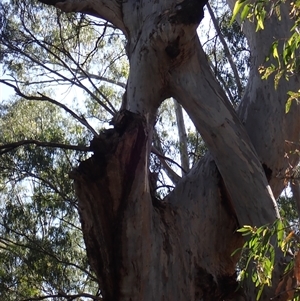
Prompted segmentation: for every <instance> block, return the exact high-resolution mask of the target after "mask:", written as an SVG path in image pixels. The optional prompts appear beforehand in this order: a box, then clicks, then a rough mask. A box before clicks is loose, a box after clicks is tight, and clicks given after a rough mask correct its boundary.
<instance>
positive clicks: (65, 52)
mask: <svg viewBox="0 0 300 301" xmlns="http://www.w3.org/2000/svg"><path fill="white" fill-rule="evenodd" d="M23 18H24V17H23ZM23 18H22V19H21V22H22V25H23V28H24V30H25V31H26V32H27V33H28V34H29V36H30V37H31V38H32V39H33V41H34V42H35V43H37V44H38V45H39V46H40V47H42V48H43V49H45V50H46V51H47V52H48V53H50V54H51V55H52V56H53V57H54V58H56V59H57V60H58V61H60V62H61V63H62V65H63V66H64V67H65V68H66V69H67V70H69V72H70V73H71V74H72V76H73V77H74V79H75V80H76V81H77V82H75V85H76V86H78V87H80V88H82V89H83V90H85V91H86V92H87V93H88V94H89V95H90V96H92V98H93V99H95V100H96V101H97V102H98V103H99V104H100V105H101V106H103V107H104V108H105V109H106V110H107V111H108V112H109V113H110V114H111V115H112V116H114V115H115V113H116V110H115V108H114V107H113V105H112V104H111V103H110V101H109V99H108V98H107V97H106V96H105V95H104V94H103V93H102V92H101V91H99V89H98V88H97V87H96V86H95V84H94V83H93V81H91V79H89V78H88V77H87V78H88V80H89V82H90V83H91V84H92V86H93V87H94V89H96V91H97V92H98V93H99V94H100V95H101V96H102V97H103V98H104V99H105V101H106V102H107V103H108V104H109V105H110V107H111V109H110V108H109V107H108V106H107V105H106V104H105V103H103V102H102V101H101V100H100V99H99V98H98V97H97V96H96V95H95V94H94V93H92V92H91V91H90V90H89V89H88V88H86V87H85V86H84V85H83V84H82V83H81V82H80V81H79V80H78V78H77V76H76V74H75V73H74V72H73V70H72V69H71V67H70V66H69V64H67V63H66V62H65V61H64V60H63V59H61V58H60V57H59V56H58V55H57V54H55V53H54V52H53V51H52V50H51V49H50V48H48V47H46V46H45V45H47V46H51V47H53V48H55V49H57V50H58V51H60V52H62V53H64V54H65V55H66V56H67V57H68V58H69V59H71V60H72V62H73V63H74V64H75V65H77V66H78V68H79V69H80V70H81V71H82V72H83V74H85V71H84V70H83V69H82V68H81V67H80V66H79V65H78V63H77V62H76V60H75V59H74V58H73V57H72V55H71V54H70V53H69V52H68V51H66V50H64V51H62V50H61V49H59V48H58V47H57V46H55V45H52V44H49V43H47V42H46V41H43V42H41V41H39V40H38V39H37V38H36V37H35V36H34V35H33V34H32V32H31V31H30V30H29V29H27V27H26V25H25V23H24V20H23ZM23 54H25V53H23ZM26 55H27V54H26ZM27 57H29V58H31V57H30V56H29V55H27ZM39 65H41V66H42V67H44V68H46V66H44V65H43V64H40V63H39ZM46 69H47V68H46ZM52 72H53V73H55V72H54V70H53V71H52ZM60 76H61V77H63V76H62V75H61V74H60ZM64 78H65V79H66V77H64ZM67 80H68V79H67Z"/></svg>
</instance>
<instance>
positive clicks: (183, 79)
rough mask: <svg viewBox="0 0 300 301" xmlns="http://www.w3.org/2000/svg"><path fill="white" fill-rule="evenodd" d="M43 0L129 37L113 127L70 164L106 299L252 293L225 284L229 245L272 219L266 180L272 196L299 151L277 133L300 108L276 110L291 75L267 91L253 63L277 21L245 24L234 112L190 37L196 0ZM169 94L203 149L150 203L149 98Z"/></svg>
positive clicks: (156, 101)
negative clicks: (247, 70) (242, 78)
mask: <svg viewBox="0 0 300 301" xmlns="http://www.w3.org/2000/svg"><path fill="white" fill-rule="evenodd" d="M43 2H45V3H48V4H56V6H57V7H59V8H61V9H63V10H65V11H83V12H88V13H92V14H93V15H97V16H100V17H103V18H106V19H107V20H109V21H110V22H112V23H113V24H115V25H116V26H118V27H119V28H120V29H121V30H123V32H124V34H125V35H126V37H127V38H128V44H127V53H128V57H129V62H130V75H129V79H128V83H127V89H126V94H125V96H124V99H123V104H122V111H121V112H120V113H119V114H118V115H117V116H116V118H115V120H114V123H115V128H114V129H113V130H108V131H106V132H104V133H102V134H101V135H100V137H98V138H95V139H94V140H93V141H92V144H91V147H92V148H93V150H94V155H93V157H92V158H90V159H88V160H87V161H85V162H82V163H81V165H80V166H79V167H78V168H77V169H76V170H75V171H74V172H73V173H72V177H73V179H74V180H75V189H76V193H77V196H78V199H79V208H80V209H79V213H80V217H81V222H82V230H83V235H84V240H85V243H86V248H87V254H88V258H89V261H90V264H91V266H92V268H93V270H94V271H95V273H96V275H97V277H98V279H99V283H100V284H101V287H102V288H103V296H104V300H109V301H110V300H111V301H112V300H114V301H117V300H120V301H121V300H122V301H125V300H126V301H127V300H128V301H129V300H131V301H135V300H136V301H140V300H144V301H150V300H160V301H163V300H164V301H173V300H195V301H196V300H205V301H208V300H214V301H216V300H254V299H255V289H253V287H251V286H249V287H248V288H249V289H248V288H247V289H246V290H245V291H244V292H242V291H238V292H236V290H235V289H236V285H237V284H236V280H235V265H236V262H237V259H238V256H237V255H236V256H235V257H232V256H231V253H232V252H233V251H234V250H235V249H236V248H238V247H240V246H241V244H242V239H241V237H240V235H239V234H237V233H236V232H235V230H236V229H237V228H238V227H240V226H242V225H245V224H250V225H255V226H261V225H264V224H266V223H272V222H273V221H274V220H275V219H276V218H278V216H279V215H278V211H277V208H276V202H275V199H274V196H273V193H272V190H271V188H272V189H273V191H274V193H275V196H276V197H277V196H278V194H279V192H280V190H281V189H282V187H283V181H284V180H283V177H284V176H285V175H286V172H287V170H288V169H289V167H290V165H295V164H296V163H297V160H298V159H299V158H296V156H294V155H293V153H290V152H289V151H293V149H292V146H293V145H296V144H293V143H289V144H287V143H285V140H289V141H290V142H297V141H299V132H300V131H299V129H300V124H299V118H298V117H299V106H297V105H296V103H295V104H294V105H293V106H292V108H291V111H290V113H289V114H288V115H285V113H284V105H285V100H286V92H287V91H288V90H293V89H294V88H295V86H296V85H297V80H298V78H296V77H295V78H294V79H292V80H291V81H290V82H288V83H284V84H283V85H280V89H279V90H278V91H275V90H274V88H273V83H272V82H271V80H270V81H262V80H261V79H260V77H259V74H258V72H257V67H258V66H259V64H261V63H262V61H263V59H264V57H265V55H266V54H267V53H268V50H269V46H270V45H271V42H272V37H273V36H274V30H273V29H274V26H277V28H278V27H279V26H278V24H275V23H276V21H274V20H273V19H272V18H271V19H269V20H267V21H266V22H267V23H270V25H267V26H266V27H267V30H266V32H265V33H263V32H261V33H258V34H255V33H254V32H253V28H252V26H247V25H246V26H245V30H246V34H247V37H248V39H249V45H250V47H251V53H252V69H251V76H250V80H249V84H248V87H247V90H246V93H245V96H244V97H243V99H242V102H241V105H240V107H239V111H238V113H236V112H235V111H234V110H233V108H232V106H231V105H230V104H229V101H228V100H227V98H226V95H225V93H224V92H223V90H222V89H221V88H220V85H219V84H218V83H217V81H216V80H215V78H214V76H213V75H212V73H211V71H210V68H209V65H208V63H207V60H206V57H205V54H204V52H203V50H202V48H201V46H200V44H199V41H198V38H197V35H196V28H197V26H198V24H199V22H200V20H201V19H202V17H203V10H202V8H203V5H204V4H205V3H206V1H199V0H185V1H182V2H180V3H179V2H178V1H173V0H165V1H158V0H144V1H136V0H128V1H106V0H103V1H100V0H98V1H96V0H94V1H92V0H90V1H75V0H73V1H72V0H68V1H62V2H57V1H53V2H51V1H43ZM233 2H234V1H232V3H231V4H233ZM95 12H96V13H95ZM285 17H286V18H287V16H285ZM287 23H288V22H287ZM280 26H281V25H280ZM288 29H289V27H288V26H287V27H286V28H285V26H282V27H280V30H279V29H278V32H282V33H287V31H288ZM271 30H272V31H271ZM270 31H271V32H272V35H270ZM260 43H262V45H260ZM170 96H173V97H174V98H175V99H176V100H178V101H179V102H180V103H181V105H182V106H183V107H184V109H185V110H186V111H187V113H188V114H189V116H190V117H191V119H192V120H193V122H194V124H195V126H196V127H197V129H198V130H199V132H200V133H201V135H202V137H203V139H204V140H205V142H206V145H207V147H208V148H209V154H207V155H206V156H205V157H204V158H203V159H202V160H200V162H199V163H198V164H197V165H196V166H195V167H194V168H193V169H192V170H191V171H190V172H189V173H188V174H187V175H185V176H184V177H183V178H182V179H181V180H180V181H179V183H178V184H177V185H176V188H175V189H174V191H173V192H172V193H170V194H169V195H168V196H167V197H166V198H165V199H164V200H163V201H158V200H156V199H155V197H154V196H153V194H151V193H150V189H149V173H148V158H149V153H150V148H151V141H152V129H153V125H154V121H155V114H156V111H157V108H158V107H159V105H160V104H161V102H162V101H163V100H164V99H165V98H166V97H170ZM297 114H298V115H297ZM286 154H289V156H288V158H287V156H286ZM269 184H270V186H269ZM278 258H279V259H280V260H281V259H283V258H282V254H280V252H278ZM280 271H281V270H280V269H278V267H277V266H276V269H275V274H276V277H275V278H274V279H275V281H274V285H273V287H272V288H271V289H270V290H266V292H265V294H264V295H263V300H270V298H271V297H274V296H275V294H276V293H275V291H276V288H277V286H278V282H279V278H280ZM284 289H285V288H284V287H282V289H281V290H279V292H281V291H282V290H284ZM277 292H278V290H277ZM276 300H286V296H285V294H280V295H279V297H278V299H276Z"/></svg>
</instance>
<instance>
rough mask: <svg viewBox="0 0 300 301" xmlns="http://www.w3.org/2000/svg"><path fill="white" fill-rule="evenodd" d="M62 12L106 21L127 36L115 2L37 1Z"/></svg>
mask: <svg viewBox="0 0 300 301" xmlns="http://www.w3.org/2000/svg"><path fill="white" fill-rule="evenodd" d="M39 1H40V2H42V3H45V4H47V5H53V6H55V7H57V8H59V9H61V10H62V11H64V12H81V13H85V14H89V15H92V16H95V17H99V18H101V19H104V20H107V21H109V22H111V23H112V24H113V25H115V26H116V27H117V28H119V29H121V30H122V31H123V33H124V34H125V35H127V30H126V27H125V26H124V24H123V19H122V10H121V3H122V1H117V0H39Z"/></svg>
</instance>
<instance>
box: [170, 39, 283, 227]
mask: <svg viewBox="0 0 300 301" xmlns="http://www.w3.org/2000/svg"><path fill="white" fill-rule="evenodd" d="M193 47H194V49H196V53H195V54H194V55H193V57H191V59H190V61H189V62H188V63H187V64H185V65H183V66H181V67H180V68H178V70H176V71H175V72H174V73H173V74H172V75H173V78H174V82H173V89H174V91H175V93H174V94H175V95H174V97H175V98H176V99H177V100H178V101H179V102H180V103H181V104H182V105H183V107H184V109H185V110H186V112H187V113H188V114H189V116H190V117H191V119H192V121H193V122H194V124H195V126H196V128H197V130H198V131H199V132H200V133H201V136H202V138H203V140H204V141H205V143H206V144H207V146H208V148H209V151H210V152H211V154H212V155H213V157H214V159H215V161H216V164H217V166H218V169H219V171H220V173H221V175H222V178H223V180H224V182H225V186H226V188H227V190H228V193H229V195H230V198H231V201H232V203H233V207H234V209H235V212H236V214H237V218H238V220H239V223H240V225H245V224H250V225H256V226H262V225H265V224H267V223H272V222H273V221H274V220H275V218H276V217H278V216H279V214H278V211H277V209H275V208H277V207H276V202H275V199H274V197H273V195H272V192H271V190H270V188H269V186H268V182H267V179H266V176H265V173H264V170H263V167H262V164H261V163H260V161H259V159H258V157H257V154H256V151H255V149H254V147H253V145H252V143H251V141H250V139H249V136H248V134H247V133H246V131H245V128H244V126H243V125H242V123H241V121H240V120H239V119H238V117H237V115H236V114H235V112H234V110H233V108H232V106H231V105H230V103H229V101H228V100H227V98H226V95H225V93H224V92H223V90H222V89H221V88H220V86H219V85H218V83H217V82H216V80H215V77H214V76H213V74H212V72H211V71H210V68H209V65H208V63H207V60H206V57H205V53H204V52H203V50H202V48H201V46H200V43H199V41H198V40H196V39H195V42H194V45H193ZM195 79H197V80H195ZM237 185H238V186H239V189H237Z"/></svg>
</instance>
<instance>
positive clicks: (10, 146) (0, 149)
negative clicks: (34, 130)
mask: <svg viewBox="0 0 300 301" xmlns="http://www.w3.org/2000/svg"><path fill="white" fill-rule="evenodd" d="M28 144H35V145H37V146H42V147H57V148H62V149H70V150H78V151H84V152H87V151H91V148H90V147H88V146H85V145H70V144H63V143H56V142H44V141H39V140H34V139H28V140H22V141H17V142H12V143H7V144H3V145H0V155H3V154H5V153H8V152H10V151H12V150H14V149H15V148H18V147H20V146H23V145H28Z"/></svg>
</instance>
